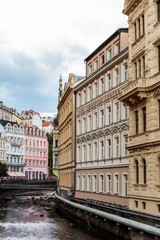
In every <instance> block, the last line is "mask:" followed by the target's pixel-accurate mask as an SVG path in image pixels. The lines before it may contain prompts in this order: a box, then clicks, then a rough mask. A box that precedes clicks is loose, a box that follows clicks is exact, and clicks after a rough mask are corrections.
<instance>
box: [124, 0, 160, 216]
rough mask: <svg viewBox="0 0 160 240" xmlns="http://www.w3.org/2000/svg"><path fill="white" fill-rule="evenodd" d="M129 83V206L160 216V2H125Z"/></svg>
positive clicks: (125, 95)
mask: <svg viewBox="0 0 160 240" xmlns="http://www.w3.org/2000/svg"><path fill="white" fill-rule="evenodd" d="M123 13H124V14H126V15H127V16H128V23H129V76H130V77H129V84H128V85H127V86H126V87H124V89H123V96H122V97H121V98H120V99H121V100H122V101H123V103H125V104H126V105H128V106H129V110H130V118H129V135H130V141H129V143H130V144H129V207H130V209H133V210H136V211H141V212H146V213H151V214H156V215H159V214H160V1H153V0H148V1H146V0H141V1H140V0H126V1H125V4H124V10H123Z"/></svg>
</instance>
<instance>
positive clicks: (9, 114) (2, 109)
mask: <svg viewBox="0 0 160 240" xmlns="http://www.w3.org/2000/svg"><path fill="white" fill-rule="evenodd" d="M0 119H2V120H7V121H12V122H17V123H18V124H20V122H21V115H20V114H19V113H17V110H16V109H13V108H9V107H7V106H5V105H4V103H3V102H2V101H0Z"/></svg>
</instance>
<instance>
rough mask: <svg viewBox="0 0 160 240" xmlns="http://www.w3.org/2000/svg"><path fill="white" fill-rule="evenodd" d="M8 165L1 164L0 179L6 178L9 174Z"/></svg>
mask: <svg viewBox="0 0 160 240" xmlns="http://www.w3.org/2000/svg"><path fill="white" fill-rule="evenodd" d="M7 171H8V169H7V165H6V164H5V163H2V162H0V177H2V176H3V177H4V176H6V174H7Z"/></svg>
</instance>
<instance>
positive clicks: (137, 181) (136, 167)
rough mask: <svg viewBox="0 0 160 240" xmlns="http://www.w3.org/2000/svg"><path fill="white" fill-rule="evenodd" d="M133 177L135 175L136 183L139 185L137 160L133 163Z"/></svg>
mask: <svg viewBox="0 0 160 240" xmlns="http://www.w3.org/2000/svg"><path fill="white" fill-rule="evenodd" d="M135 175H136V183H137V184H138V183H139V166H138V160H136V161H135Z"/></svg>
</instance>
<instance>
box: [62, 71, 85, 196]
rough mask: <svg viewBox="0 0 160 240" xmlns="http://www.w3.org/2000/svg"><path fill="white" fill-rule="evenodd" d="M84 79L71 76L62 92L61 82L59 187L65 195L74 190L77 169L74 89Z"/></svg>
mask: <svg viewBox="0 0 160 240" xmlns="http://www.w3.org/2000/svg"><path fill="white" fill-rule="evenodd" d="M80 79H82V77H77V76H75V75H74V74H72V73H71V74H69V78H68V82H67V83H65V86H64V89H63V90H62V79H61V78H60V80H59V98H58V99H59V101H58V116H59V117H58V127H59V187H60V189H61V190H62V191H63V192H64V193H65V192H67V191H69V190H71V189H73V188H74V169H75V95H74V94H73V88H74V86H75V85H76V84H78V82H79V81H81V80H80Z"/></svg>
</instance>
